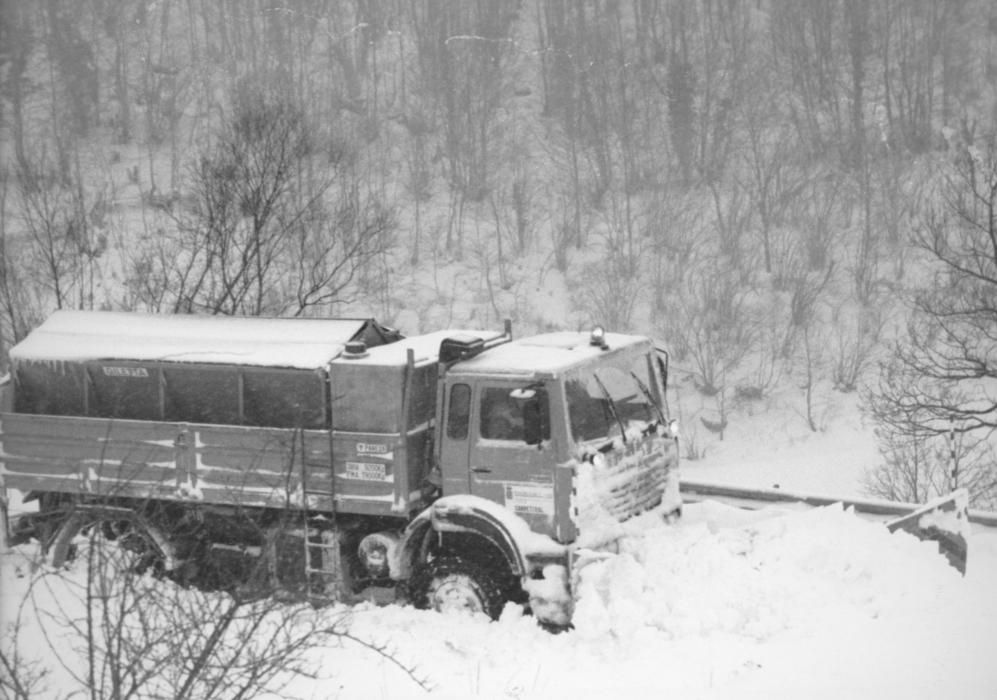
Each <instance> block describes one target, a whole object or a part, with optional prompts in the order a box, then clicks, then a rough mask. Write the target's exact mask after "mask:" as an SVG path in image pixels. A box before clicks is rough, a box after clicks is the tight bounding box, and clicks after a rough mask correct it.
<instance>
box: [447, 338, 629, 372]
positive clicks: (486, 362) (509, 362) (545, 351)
mask: <svg viewBox="0 0 997 700" xmlns="http://www.w3.org/2000/svg"><path fill="white" fill-rule="evenodd" d="M590 338H591V336H590V334H589V333H574V332H570V331H563V332H557V333H545V334H543V335H535V336H530V337H528V338H522V339H519V340H513V341H512V342H509V343H505V344H503V345H499V346H497V347H495V348H492V349H490V350H488V351H486V352H483V353H481V354H480V355H477V356H476V357H473V358H471V359H469V360H465V361H463V362H461V363H460V364H459V365H458V366H457V367H455V368H454V369H453V370H451V371H454V372H462V373H468V374H479V373H489V374H532V373H535V372H552V373H556V372H560V371H563V370H566V369H570V368H571V367H575V366H577V365H580V364H583V363H585V362H586V361H588V360H591V359H593V358H596V357H598V356H599V355H602V354H604V353H605V352H606V350H603V349H602V348H600V347H599V346H597V345H592V344H591V343H590V342H589V341H590ZM605 338H606V345H607V346H608V349H609V351H612V350H617V349H620V348H624V347H633V346H636V345H639V344H641V343H645V342H648V341H647V339H646V338H643V337H640V336H634V335H623V334H621V333H606V334H605Z"/></svg>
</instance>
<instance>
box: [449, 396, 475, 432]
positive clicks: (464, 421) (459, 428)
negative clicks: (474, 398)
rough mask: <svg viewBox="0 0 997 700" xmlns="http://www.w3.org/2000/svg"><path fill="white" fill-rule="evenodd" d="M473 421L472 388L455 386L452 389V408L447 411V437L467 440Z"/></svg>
mask: <svg viewBox="0 0 997 700" xmlns="http://www.w3.org/2000/svg"><path fill="white" fill-rule="evenodd" d="M470 420H471V387H470V386H468V385H467V384H454V385H453V387H452V388H451V389H450V407H449V410H448V411H447V437H448V438H450V439H451V440H466V439H467V429H468V426H469V425H470Z"/></svg>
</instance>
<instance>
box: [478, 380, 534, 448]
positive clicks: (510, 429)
mask: <svg viewBox="0 0 997 700" xmlns="http://www.w3.org/2000/svg"><path fill="white" fill-rule="evenodd" d="M509 392H510V389H509V388H508V387H489V388H486V389H485V390H484V391H482V392H481V411H480V415H481V425H480V427H479V431H480V434H481V437H483V438H485V439H486V440H510V441H518V442H522V441H523V439H524V433H523V408H522V406H521V405H520V404H519V402H518V401H516V400H515V399H514V398H512V396H510V395H509Z"/></svg>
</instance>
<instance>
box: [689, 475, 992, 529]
mask: <svg viewBox="0 0 997 700" xmlns="http://www.w3.org/2000/svg"><path fill="white" fill-rule="evenodd" d="M680 491H681V493H682V497H683V498H684V499H685V500H687V501H693V502H694V501H701V500H707V499H711V500H717V501H721V502H723V503H727V504H729V505H733V506H737V507H740V508H747V509H752V510H754V509H758V508H764V507H765V506H769V505H775V504H779V503H783V504H787V505H789V504H803V505H807V506H810V507H812V508H819V507H822V506H830V505H834V504H836V503H840V504H842V506H844V507H845V508H854V509H855V512H856V513H865V514H867V515H879V516H883V517H891V518H899V517H902V516H904V515H910V514H911V513H913V512H914V511H916V510H918V509H919V508H921V505H920V504H917V503H898V502H894V501H879V500H873V499H856V498H834V497H830V496H815V495H811V494H801V493H794V492H792V491H782V490H780V489H755V488H740V487H736V486H725V485H723V484H711V483H707V482H702V481H690V480H685V479H683V480H682V483H681V485H680ZM969 522H970V523H972V524H974V525H980V526H982V527H987V528H997V513H995V512H991V511H983V510H976V509H974V508H970V509H969Z"/></svg>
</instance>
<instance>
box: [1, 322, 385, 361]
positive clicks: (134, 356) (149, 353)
mask: <svg viewBox="0 0 997 700" xmlns="http://www.w3.org/2000/svg"><path fill="white" fill-rule="evenodd" d="M372 325H373V326H376V325H377V324H376V322H374V321H372V320H370V319H310V318H309V319H289V318H257V317H233V316H196V315H168V314H148V313H136V312H114V311H66V310H63V311H56V312H55V313H53V314H52V315H51V316H49V318H48V319H47V320H46V321H45V322H44V323H42V324H41V325H40V326H38V328H36V329H35V330H33V331H32V332H31V333H30V334H29V335H28V337H27V338H25V339H24V340H22V341H21V342H20V343H18V344H17V345H16V346H14V347H13V348H12V349H11V351H10V359H11V361H12V362H15V363H16V362H18V361H43V362H44V361H67V362H73V361H76V362H84V361H88V360H134V361H166V362H191V363H208V364H239V365H252V366H259V367H290V368H296V369H318V368H321V367H325V366H326V365H327V364H328V363H329V362H330V361H331V360H332V359H334V358H336V357H337V356H338V355H340V354H341V353H342V351H343V348H344V346H345V345H346V343H348V342H349V341H350V340H353V339H354V338H355V337H357V336H358V335H361V334H363V333H364V332H365V331H367V330H368V329H370V328H371V326H372ZM377 330H381V329H380V327H377Z"/></svg>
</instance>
